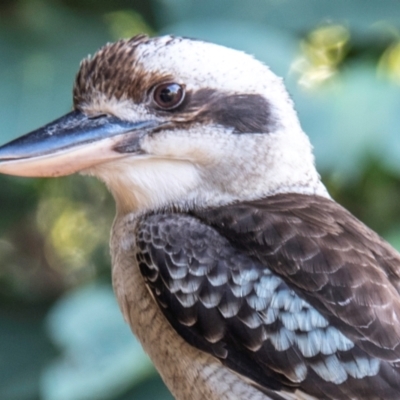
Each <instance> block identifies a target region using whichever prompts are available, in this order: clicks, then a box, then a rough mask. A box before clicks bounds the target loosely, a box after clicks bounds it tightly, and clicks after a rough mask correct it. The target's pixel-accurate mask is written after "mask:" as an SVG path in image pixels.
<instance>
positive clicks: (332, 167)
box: [0, 0, 400, 400]
mask: <svg viewBox="0 0 400 400" xmlns="http://www.w3.org/2000/svg"><path fill="white" fill-rule="evenodd" d="M399 21H400V4H399V2H398V0H380V1H379V2H378V1H376V0H352V1H348V0H335V1H334V2H333V1H330V0H248V1H246V2H243V1H241V0H202V1H198V0H196V1H195V0H137V1H133V0H114V1H112V2H111V1H105V0H8V1H4V0H3V1H2V2H1V3H0V140H1V142H5V141H8V140H10V139H12V138H14V137H16V136H18V135H21V134H22V133H25V132H28V131H29V130H32V129H35V128H37V127H39V126H40V125H42V124H44V123H46V122H49V121H50V120H52V119H55V118H56V117H58V116H60V115H62V114H64V113H66V112H68V111H69V110H70V109H71V104H72V103H71V91H72V83H73V80H74V76H75V73H76V72H77V70H78V67H79V62H80V60H81V59H82V58H83V57H85V56H87V55H88V54H89V53H91V54H93V53H94V52H95V51H96V50H97V49H98V48H99V47H100V46H101V45H103V44H104V43H106V42H108V41H113V40H116V39H118V38H121V37H130V36H133V35H135V34H137V33H142V32H145V33H148V34H150V35H155V34H164V33H173V34H177V35H185V36H190V37H196V38H200V39H205V40H209V41H214V42H217V43H221V44H224V45H227V46H231V47H235V48H238V49H241V50H244V51H247V52H249V53H251V54H254V55H255V56H256V57H257V58H259V59H261V60H262V61H264V62H265V63H267V64H268V65H270V66H271V68H272V70H273V71H274V72H276V73H277V74H278V75H281V76H283V77H284V78H285V81H286V83H287V86H288V88H289V91H290V93H291V95H292V97H293V99H294V100H295V102H296V108H297V110H298V112H299V115H300V119H301V121H302V125H303V127H304V130H305V131H306V132H307V133H308V134H309V135H310V137H311V141H312V143H313V144H314V147H315V154H316V160H317V165H318V169H319V171H320V172H321V174H322V176H323V180H324V182H325V184H326V185H327V187H328V188H329V190H330V192H331V194H332V196H333V197H334V198H335V199H336V200H337V201H339V202H340V203H341V204H343V205H344V206H345V207H347V208H348V209H350V211H351V212H353V213H354V214H355V215H356V216H357V217H359V218H360V219H361V220H363V221H364V222H365V223H367V225H369V226H370V227H372V228H373V229H375V230H377V231H378V232H379V233H380V234H381V235H382V236H384V237H385V238H386V239H388V240H389V241H390V242H391V243H392V244H393V245H394V246H395V247H397V248H400V205H399V204H400V201H399V200H400V22H399ZM113 214H114V205H113V201H112V199H111V197H110V195H109V194H108V193H107V192H106V190H105V188H104V187H103V185H102V184H101V183H99V182H97V181H96V180H94V179H90V178H86V177H85V178H82V177H80V176H72V177H67V178H59V179H54V180H52V179H23V178H14V177H7V176H0V399H2V400H37V399H43V400H81V399H82V400H83V399H85V400H88V399H110V400H111V399H113V400H131V399H152V400H158V399H171V396H170V395H169V394H168V392H167V391H166V389H165V387H164V386H163V384H162V382H161V380H160V379H159V378H158V376H157V374H156V372H155V371H154V369H153V367H152V366H151V363H150V361H149V360H148V358H147V357H146V356H145V355H144V354H143V352H142V350H141V348H140V346H139V345H138V343H137V342H136V341H135V339H134V338H133V336H132V335H131V333H130V331H129V329H128V327H127V326H126V325H125V324H124V322H123V320H122V317H121V316H120V313H119V310H118V306H117V305H116V302H115V299H114V296H113V293H112V289H111V282H110V258H109V253H108V237H109V229H110V226H111V223H112V218H113Z"/></svg>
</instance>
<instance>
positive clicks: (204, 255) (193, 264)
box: [137, 195, 400, 399]
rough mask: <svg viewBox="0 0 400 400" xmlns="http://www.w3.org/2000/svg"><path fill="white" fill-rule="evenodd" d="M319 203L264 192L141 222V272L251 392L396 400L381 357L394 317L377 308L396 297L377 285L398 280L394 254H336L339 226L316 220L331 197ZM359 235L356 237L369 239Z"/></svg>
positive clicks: (185, 331) (395, 375) (189, 331)
mask: <svg viewBox="0 0 400 400" xmlns="http://www.w3.org/2000/svg"><path fill="white" fill-rule="evenodd" d="M294 197H296V196H292V195H291V198H292V200H293V201H294ZM319 199H320V198H318V200H316V203H317V204H318V207H314V208H315V211H316V213H315V214H313V213H312V212H311V211H308V210H307V211H305V210H306V208H305V207H303V208H301V207H297V208H296V207H294V205H293V204H291V208H289V209H285V207H284V206H285V204H286V205H288V203H285V202H284V201H283V200H282V199H281V198H280V196H275V197H274V198H272V199H265V200H263V201H261V200H260V201H257V202H251V203H241V204H237V205H231V206H229V207H221V208H219V209H213V210H207V211H202V212H197V213H196V214H197V215H193V216H189V215H185V214H177V213H171V214H168V213H162V214H152V215H147V216H145V217H143V218H142V219H141V220H140V222H139V224H138V231H137V248H138V252H137V258H138V262H139V266H140V269H141V272H142V274H143V276H144V278H145V281H146V284H147V285H148V287H149V288H150V290H151V291H152V293H153V295H154V297H155V299H156V300H157V302H158V304H159V306H160V308H161V310H162V311H163V313H164V315H165V316H166V318H167V319H168V321H169V322H170V323H171V325H172V326H173V327H174V329H175V330H176V331H177V332H178V333H179V334H180V335H181V336H182V337H183V338H184V339H185V340H186V341H187V342H188V343H190V344H191V345H193V346H195V347H197V348H199V349H201V350H203V351H205V352H208V353H210V354H212V355H214V356H215V357H216V358H218V359H219V360H221V362H222V363H223V364H224V365H226V366H227V367H229V368H231V369H232V370H234V371H236V372H237V373H239V374H241V375H243V376H244V377H246V378H247V379H248V380H250V381H251V382H253V384H254V385H255V386H257V387H259V388H265V390H270V389H272V390H276V391H278V392H279V391H280V390H285V391H287V390H293V391H294V390H297V389H299V390H301V391H304V392H307V393H309V394H311V395H313V396H315V397H317V398H340V399H346V398H349V399H350V398H354V396H362V397H363V398H386V399H388V398H389V399H390V398H393V399H394V398H397V396H398V392H399V390H400V374H399V369H398V368H397V366H396V364H395V363H394V362H393V360H392V359H393V358H395V356H393V353H396V352H397V351H398V347H397V344H396V345H394V346H393V343H396V341H395V340H394V338H396V336H395V335H396V332H397V330H396V329H398V326H396V325H395V324H394V323H393V324H390V323H389V322H390V321H392V322H393V318H394V317H392V320H390V317H389V316H388V315H389V314H390V313H388V312H387V308H388V307H391V313H392V315H394V314H396V311H397V309H398V308H396V307H397V303H396V301H398V300H396V299H397V298H398V297H399V296H398V292H397V290H396V289H395V286H393V285H392V284H391V283H390V282H389V278H388V277H391V278H394V277H397V278H396V279H398V274H396V267H395V263H394V261H393V260H395V259H396V258H395V253H393V254H394V255H393V254H392V251H391V250H390V248H389V247H387V246H386V245H384V243H383V242H382V243H383V244H382V248H381V250H380V252H377V254H378V255H376V256H375V260H381V259H382V260H386V261H385V262H384V263H383V266H381V263H382V262H383V261H375V264H373V263H372V261H371V262H370V263H369V264H366V263H365V262H364V261H365V260H364V258H363V257H367V256H368V260H370V258H371V260H372V258H373V257H371V255H370V254H369V252H372V250H368V249H367V248H366V247H365V246H364V247H363V246H361V244H359V242H357V241H356V242H357V243H356V245H355V247H351V246H347V247H344V250H343V251H344V253H345V254H347V253H348V254H349V256H343V255H339V254H340V253H341V251H342V248H341V246H342V245H343V244H344V242H343V243H342V241H341V240H340V239H339V238H340V237H341V232H342V230H343V232H348V231H349V230H350V231H351V229H350V228H348V227H347V225H346V229H344V228H342V230H340V229H339V228H338V226H341V224H340V223H337V224H338V226H336V227H335V224H334V222H333V221H332V220H331V219H332V218H330V219H328V218H327V217H328V216H331V214H330V212H327V211H325V212H324V213H322V210H323V209H324V207H323V205H324V203H325V202H327V204H329V205H330V204H331V203H333V202H331V201H330V200H325V199H321V201H319ZM333 204H335V203H333ZM332 207H333V206H332ZM336 207H337V209H338V210H339V211H340V212H342V213H344V214H345V215H346V218H347V219H349V221H350V222H352V223H353V224H355V225H357V223H358V224H360V223H359V222H358V221H356V220H355V219H354V218H353V217H351V215H350V214H348V213H346V211H345V210H343V209H342V208H340V207H339V206H336ZM311 208H312V207H311ZM328 208H329V207H328ZM333 208H334V207H333ZM308 214H309V216H312V217H313V218H311V220H307V215H308ZM343 219H345V218H344V217H343ZM303 225H304V226H303ZM350 225H351V224H350ZM360 226H362V227H363V229H367V228H365V227H364V226H363V225H361V224H360ZM327 228H329V229H327ZM352 229H353V228H352ZM367 233H368V235H370V236H371V237H370V238H367V239H368V241H372V242H374V243H375V242H377V240H378V239H377V237H376V236H374V234H372V232H371V231H368V230H367ZM296 238H297V239H296ZM307 238H308V239H307ZM367 239H366V240H367ZM309 242H310V243H312V244H310V243H309ZM314 243H317V244H318V246H314ZM376 246H378V245H376ZM317 247H318V249H319V250H318V251H317ZM378 247H379V246H378ZM352 248H353V249H355V250H352ZM325 249H326V250H325ZM328 249H329V251H328ZM367 250H368V251H367ZM354 252H355V253H354ZM373 253H374V252H373ZM318 254H322V256H318ZM335 254H336V259H335V258H334V257H335ZM354 254H360V255H358V256H357V257H356V256H355V255H354ZM361 254H363V255H364V256H362V255H361ZM374 254H375V253H374ZM350 255H351V256H350ZM388 255H391V257H392V258H390V257H389V256H388ZM331 256H332V257H333V261H329V257H331ZM315 257H316V259H315V260H314V262H313V261H312V260H313V258H315ZM379 257H380V258H379ZM339 259H341V260H344V261H343V262H341V263H340V262H339V261H338V260H339ZM321 260H322V261H321ZM349 260H353V261H352V262H351V263H350V261H349ZM355 260H357V262H355ZM321 263H322V266H321V265H320V264H321ZM370 265H371V266H370ZM373 265H374V266H373ZM338 266H339V267H338ZM361 266H362V269H363V270H364V269H366V270H367V271H368V272H367V279H366V278H365V277H363V276H362V275H363V273H362V272H360V271H359V270H360V268H361ZM369 269H372V270H373V271H374V273H375V275H373V273H372V272H370V271H369ZM340 270H343V272H340V273H339V272H338V271H340ZM347 270H349V272H345V271H347ZM353 270H358V272H357V273H356V272H353ZM375 270H376V271H377V272H375ZM379 271H380V272H379ZM390 274H392V275H393V276H392V275H390ZM324 277H327V279H324ZM357 277H359V278H357ZM356 278H357V279H358V280H357V279H356ZM372 278H373V279H372ZM396 279H394V281H395V280H396ZM321 282H323V283H324V284H321ZM385 285H386V286H385ZM360 287H361V289H360ZM362 288H364V291H369V290H373V291H375V290H379V291H383V293H381V294H374V293H371V294H368V293H364V291H363V290H362ZM387 293H389V294H390V296H394V298H393V299H391V298H390V296H387V295H386V294H387ZM347 295H348V297H345V296H347ZM335 296H336V297H335ZM385 301H386V303H385ZM392 303H394V304H392ZM341 304H343V306H341ZM388 304H389V306H388ZM341 307H342V308H343V309H342V308H341ZM346 307H350V308H351V310H352V311H347V312H346V310H345V309H346ZM371 308H373V309H374V310H375V313H374V315H375V318H374V319H373V322H371V323H369V324H368V323H367V324H365V325H364V320H365V318H366V317H365V316H363V315H362V314H363V313H366V314H367V315H370V314H371V312H370V310H371ZM381 308H382V312H381ZM397 315H399V314H397ZM375 321H378V322H375ZM367 322H369V320H368V321H367ZM371 324H375V328H374V329H368V328H369V326H371ZM379 331H380V332H379ZM381 337H382V339H378V338H381ZM398 338H399V335H398V336H397V339H398ZM379 340H381V341H382V342H381V343H380V342H379ZM387 341H389V342H390V344H391V345H392V347H393V348H392V349H390V348H389V347H388V346H387ZM392 342H393V343H392ZM371 349H372V350H371ZM379 351H380V352H381V353H382V354H381V356H379V355H378V354H377V353H379ZM372 388H373V389H372Z"/></svg>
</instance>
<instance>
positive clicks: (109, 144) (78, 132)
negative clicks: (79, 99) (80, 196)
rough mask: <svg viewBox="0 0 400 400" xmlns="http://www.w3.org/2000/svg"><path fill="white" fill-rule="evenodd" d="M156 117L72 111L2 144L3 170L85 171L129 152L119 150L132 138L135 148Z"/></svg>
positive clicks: (40, 174)
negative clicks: (128, 118)
mask: <svg viewBox="0 0 400 400" xmlns="http://www.w3.org/2000/svg"><path fill="white" fill-rule="evenodd" d="M158 125H160V123H159V122H157V121H139V122H129V121H123V120H121V119H119V118H117V117H114V116H107V115H100V116H98V117H89V116H87V115H85V114H84V113H82V112H81V111H77V110H75V111H72V112H70V113H69V114H66V115H64V116H63V117H61V118H59V119H56V120H55V121H53V122H51V123H49V124H48V125H45V126H44V127H42V128H40V129H37V130H35V131H33V132H30V133H28V134H26V135H24V136H21V137H20V138H18V139H15V140H13V141H11V142H9V143H7V144H5V145H3V146H1V147H0V173H4V174H9V175H18V176H29V177H53V176H63V175H69V174H72V173H74V172H78V171H82V170H85V169H87V168H90V167H93V166H94V165H98V164H101V163H104V162H108V161H112V160H113V159H116V158H121V157H125V156H126V155H127V154H124V153H123V152H122V153H121V152H120V151H118V145H119V143H121V142H126V141H127V140H129V145H130V147H129V148H130V150H129V152H130V153H132V152H135V144H136V147H137V148H138V143H139V140H140V138H141V137H142V136H144V134H146V133H147V132H148V131H149V130H152V129H153V128H155V127H157V126H158Z"/></svg>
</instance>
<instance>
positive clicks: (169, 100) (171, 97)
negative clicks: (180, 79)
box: [154, 83, 184, 110]
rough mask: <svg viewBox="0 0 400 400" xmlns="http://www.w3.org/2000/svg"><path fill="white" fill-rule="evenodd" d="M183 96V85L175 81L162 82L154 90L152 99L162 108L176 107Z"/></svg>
mask: <svg viewBox="0 0 400 400" xmlns="http://www.w3.org/2000/svg"><path fill="white" fill-rule="evenodd" d="M183 97H184V90H183V87H182V86H181V85H178V84H177V83H163V84H161V85H160V86H158V87H156V89H155V90H154V101H155V102H156V104H157V105H158V106H159V107H160V108H162V109H164V110H171V109H173V108H176V107H178V106H179V105H180V104H181V103H182V100H183Z"/></svg>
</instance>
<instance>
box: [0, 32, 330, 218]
mask: <svg viewBox="0 0 400 400" xmlns="http://www.w3.org/2000/svg"><path fill="white" fill-rule="evenodd" d="M0 172H2V173H7V174H12V175H20V176H38V177H39V176H43V177H53V176H62V175H69V174H72V173H75V172H81V173H83V174H89V175H95V176H97V177H98V178H100V179H101V180H103V181H104V182H105V183H106V185H107V186H108V187H109V189H110V190H111V192H112V193H113V195H114V197H115V199H116V202H117V208H118V210H119V212H122V213H124V212H129V211H141V210H150V209H151V210H152V209H157V208H165V207H168V206H173V207H178V208H184V209H189V208H191V207H207V206H213V205H221V204H227V203H231V202H234V201H243V200H252V199H256V198H262V197H266V196H268V195H272V194H275V193H282V192H300V193H307V194H320V195H326V190H325V188H324V186H323V185H322V183H321V182H320V179H319V175H318V173H317V171H316V169H315V167H314V157H313V154H312V147H311V145H310V143H309V140H308V138H307V136H306V135H305V134H304V132H303V131H302V129H301V126H300V123H299V121H298V118H297V115H296V112H295V110H294V108H293V104H292V101H291V99H290V98H289V96H288V94H287V91H286V89H285V87H284V84H283V82H282V80H281V79H280V78H278V77H277V76H276V75H274V74H273V73H272V72H271V71H270V69H269V68H268V67H266V66H265V65H264V64H262V63H261V62H259V61H257V60H256V59H254V58H253V57H251V56H249V55H247V54H245V53H243V52H240V51H237V50H233V49H229V48H226V47H223V46H219V45H216V44H212V43H206V42H203V41H199V40H192V39H187V38H180V37H172V36H163V37H157V38H148V37H146V36H143V35H140V36H136V37H134V38H132V39H130V40H119V41H117V42H115V43H112V44H107V45H106V46H104V47H103V48H101V49H100V50H99V51H98V52H97V53H95V54H94V56H92V57H88V58H86V59H85V60H83V61H82V63H81V66H80V69H79V72H78V74H77V76H76V80H75V84H74V89H73V111H72V112H70V113H68V114H67V115H65V116H63V117H61V118H59V119H57V120H55V121H53V122H51V123H50V124H48V125H46V126H44V127H42V128H40V129H38V130H35V131H33V132H31V133H28V134H27V135H25V136H22V137H20V138H18V139H16V140H14V141H12V142H10V143H8V144H6V145H4V146H2V147H1V148H0Z"/></svg>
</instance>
